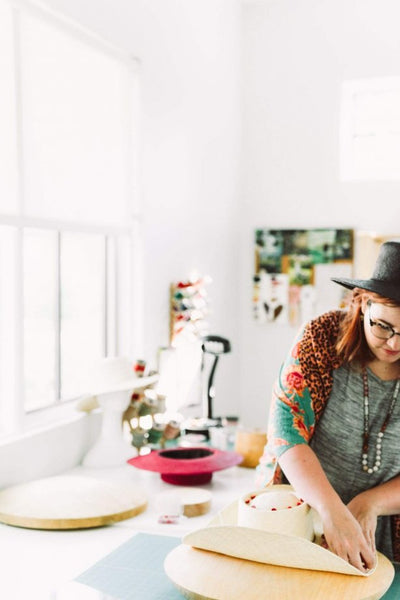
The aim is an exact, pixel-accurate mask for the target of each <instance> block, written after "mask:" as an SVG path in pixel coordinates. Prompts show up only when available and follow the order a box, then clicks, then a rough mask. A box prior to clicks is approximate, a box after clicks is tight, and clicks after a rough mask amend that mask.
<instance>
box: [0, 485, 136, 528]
mask: <svg viewBox="0 0 400 600" xmlns="http://www.w3.org/2000/svg"><path fill="white" fill-rule="evenodd" d="M146 506H147V496H146V495H145V494H144V493H143V492H142V491H141V490H139V489H138V488H137V485H135V484H134V483H133V482H126V481H108V480H102V479H97V478H96V479H95V478H93V477H83V476H72V475H70V476H68V475H65V476H63V475H60V476H57V477H48V478H46V479H38V480H35V481H30V482H28V483H24V484H21V485H16V486H13V487H10V488H6V489H4V490H2V491H0V522H2V523H6V524H7V525H15V526H17V527H27V528H30V529H83V528H88V527H99V526H101V525H109V524H111V523H116V522H117V521H122V520H123V519H129V518H131V517H134V516H135V515H137V514H139V513H141V512H142V511H144V510H145V508H146Z"/></svg>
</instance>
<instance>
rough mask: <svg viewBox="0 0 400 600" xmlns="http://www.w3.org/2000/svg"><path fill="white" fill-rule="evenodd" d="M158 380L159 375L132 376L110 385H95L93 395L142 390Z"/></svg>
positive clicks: (92, 390) (91, 391)
mask: <svg viewBox="0 0 400 600" xmlns="http://www.w3.org/2000/svg"><path fill="white" fill-rule="evenodd" d="M157 380H158V376H157V375H150V376H148V377H131V378H129V379H126V380H124V381H120V382H117V383H114V384H110V385H108V386H107V385H104V386H99V387H98V388H96V387H94V388H93V389H91V390H90V393H91V395H92V396H100V395H101V394H111V393H112V392H124V391H129V390H132V392H133V391H135V390H141V389H143V388H145V387H147V386H148V385H152V384H153V383H156V382H157Z"/></svg>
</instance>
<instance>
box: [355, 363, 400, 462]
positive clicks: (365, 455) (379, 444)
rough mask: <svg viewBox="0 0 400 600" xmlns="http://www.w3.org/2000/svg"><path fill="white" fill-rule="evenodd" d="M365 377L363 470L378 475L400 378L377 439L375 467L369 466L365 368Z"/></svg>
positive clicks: (364, 369)
mask: <svg viewBox="0 0 400 600" xmlns="http://www.w3.org/2000/svg"><path fill="white" fill-rule="evenodd" d="M362 376H363V386H364V442H363V448H362V461H361V462H362V468H363V471H365V472H366V473H369V474H371V473H376V471H378V470H379V468H380V466H381V458H382V441H383V436H384V434H385V430H386V427H387V426H388V423H389V421H390V417H391V416H392V413H393V409H394V405H395V404H396V400H397V396H398V394H399V388H400V378H399V379H397V381H396V385H395V388H394V392H393V396H392V400H391V402H390V406H389V410H388V412H387V414H386V417H385V420H384V421H383V423H382V427H381V428H380V430H379V433H378V435H377V438H376V450H375V463H374V466H373V467H370V466H369V465H368V446H369V387H368V374H367V369H366V368H365V367H363V370H362Z"/></svg>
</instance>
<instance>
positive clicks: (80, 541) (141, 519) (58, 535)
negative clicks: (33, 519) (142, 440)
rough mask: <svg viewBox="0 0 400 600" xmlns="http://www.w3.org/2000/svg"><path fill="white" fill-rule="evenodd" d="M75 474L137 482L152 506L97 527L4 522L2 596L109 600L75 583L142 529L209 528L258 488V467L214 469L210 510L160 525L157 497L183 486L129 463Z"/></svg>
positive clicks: (0, 532) (0, 533) (0, 531)
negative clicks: (65, 527) (227, 508)
mask: <svg viewBox="0 0 400 600" xmlns="http://www.w3.org/2000/svg"><path fill="white" fill-rule="evenodd" d="M72 473H75V474H85V475H93V476H94V477H96V476H98V477H105V476H106V477H109V478H111V479H114V480H115V479H121V480H123V479H125V480H126V479H129V480H130V481H136V482H137V484H138V487H139V488H140V489H144V490H146V492H147V494H148V498H149V503H148V508H147V509H146V511H145V512H143V513H142V514H140V515H138V516H136V517H133V518H132V519H127V520H126V521H120V522H119V523H116V524H114V525H112V526H107V527H101V528H96V529H84V530H68V531H42V530H34V529H22V528H18V527H12V526H9V525H2V524H0V559H1V563H0V564H1V579H0V596H1V597H2V598H5V599H7V600H25V599H26V600H28V599H29V600H86V599H87V600H106V597H105V596H104V595H101V594H98V593H97V592H95V591H94V590H93V591H91V590H88V589H87V588H85V591H84V586H82V587H81V586H78V584H74V583H71V581H72V580H73V579H74V578H75V577H76V576H78V575H79V574H80V573H82V572H83V571H85V570H86V569H88V568H89V567H90V566H92V565H93V564H94V563H96V562H97V561H98V560H100V559H101V558H103V557H104V556H105V555H107V554H109V553H110V552H112V551H113V550H114V549H115V548H117V547H118V546H120V545H121V544H123V543H124V542H126V541H127V540H128V539H129V538H131V537H132V536H133V535H135V534H136V533H137V532H144V533H157V534H165V535H171V536H178V537H181V536H182V535H183V534H185V533H187V532H188V531H190V530H192V529H197V528H200V527H204V526H205V525H206V524H207V523H208V522H209V521H210V520H211V518H212V516H213V515H214V514H216V513H217V512H218V511H219V510H221V509H222V508H223V507H224V506H226V505H227V504H229V503H230V502H232V501H234V500H235V499H237V498H238V497H239V496H241V495H242V494H244V493H246V492H249V491H251V490H253V489H255V486H254V479H255V472H254V470H253V469H244V468H241V467H231V468H229V469H226V470H224V471H218V472H215V473H214V474H213V477H212V480H211V482H210V483H208V484H207V485H203V486H201V488H202V489H207V490H209V491H210V492H211V494H212V501H211V510H210V512H208V513H207V514H205V515H202V516H199V517H193V518H190V519H189V518H185V517H184V518H181V519H180V521H179V523H178V524H168V525H166V524H159V523H158V516H159V510H158V508H157V504H158V502H157V498H158V497H159V494H160V493H162V492H165V491H166V490H171V489H176V488H177V487H178V486H172V485H170V484H167V483H165V482H164V481H162V480H161V477H160V475H159V474H158V473H154V472H148V471H141V470H139V469H136V468H134V467H131V466H128V465H127V466H123V467H118V468H113V469H107V470H106V469H89V468H86V467H77V468H76V469H74V470H73V471H72ZM78 588H79V595H78V591H77V590H78ZM81 590H82V595H81ZM86 592H89V593H86Z"/></svg>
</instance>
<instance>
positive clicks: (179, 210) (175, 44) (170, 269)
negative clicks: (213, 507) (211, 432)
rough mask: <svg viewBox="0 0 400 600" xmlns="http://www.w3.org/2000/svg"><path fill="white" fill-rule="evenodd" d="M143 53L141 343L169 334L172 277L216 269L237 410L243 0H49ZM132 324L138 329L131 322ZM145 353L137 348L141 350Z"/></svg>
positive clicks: (214, 289)
mask: <svg viewBox="0 0 400 600" xmlns="http://www.w3.org/2000/svg"><path fill="white" fill-rule="evenodd" d="M46 5H47V6H49V7H51V8H53V9H55V10H58V11H60V12H62V13H63V14H65V15H67V16H70V17H71V18H73V19H74V20H77V21H78V22H80V23H81V24H83V25H84V26H86V27H87V28H89V29H91V30H94V31H95V32H97V33H98V34H100V35H101V36H102V37H104V38H105V39H107V40H109V41H111V42H113V43H114V44H116V45H117V46H119V47H121V48H124V49H125V50H127V51H128V52H130V53H131V54H132V55H134V56H135V57H137V58H138V59H139V61H140V63H141V67H140V73H141V75H140V77H141V104H142V124H141V148H140V158H141V164H140V173H139V183H140V187H141V203H142V214H143V223H144V237H143V270H144V280H145V285H144V289H143V290H137V294H139V295H141V298H142V303H143V306H144V322H143V323H141V327H142V330H143V334H144V335H143V337H144V343H143V344H142V347H140V348H138V351H137V352H138V353H140V354H141V355H142V358H145V359H146V360H147V361H148V362H149V363H150V364H153V365H154V366H155V361H156V353H157V349H158V347H159V346H166V345H168V342H169V314H168V299H169V284H170V283H171V282H172V281H174V280H182V279H186V278H187V277H188V276H189V275H190V273H191V271H192V270H193V269H194V268H195V269H197V271H198V272H199V273H200V274H201V275H206V274H207V275H209V276H211V278H212V280H213V283H212V284H211V285H209V286H208V288H207V289H208V292H209V296H210V300H211V310H212V313H211V315H210V322H211V326H212V327H211V328H212V331H211V333H216V334H220V335H223V336H226V337H228V338H229V339H230V340H231V341H232V348H233V351H232V353H231V354H229V355H226V356H224V357H222V358H221V360H220V363H219V366H218V370H217V373H216V389H217V395H218V399H217V400H216V402H217V406H216V412H218V413H222V414H227V413H229V414H232V413H233V414H235V413H237V409H238V405H239V396H238V386H237V377H236V373H237V370H238V361H239V328H238V319H237V315H238V296H237V294H236V293H235V292H232V287H231V286H232V285H234V286H235V287H236V285H235V282H236V281H237V262H238V258H239V255H240V248H239V244H238V238H237V232H236V227H237V218H238V217H237V214H238V200H239V185H240V182H241V176H240V162H239V159H240V125H241V120H240V115H241V112H240V108H241V107H240V100H241V94H240V82H241V79H240V78H241V60H240V57H241V10H240V8H241V7H240V0H84V1H82V0H46ZM135 333H136V332H135ZM138 358H139V356H138Z"/></svg>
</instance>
